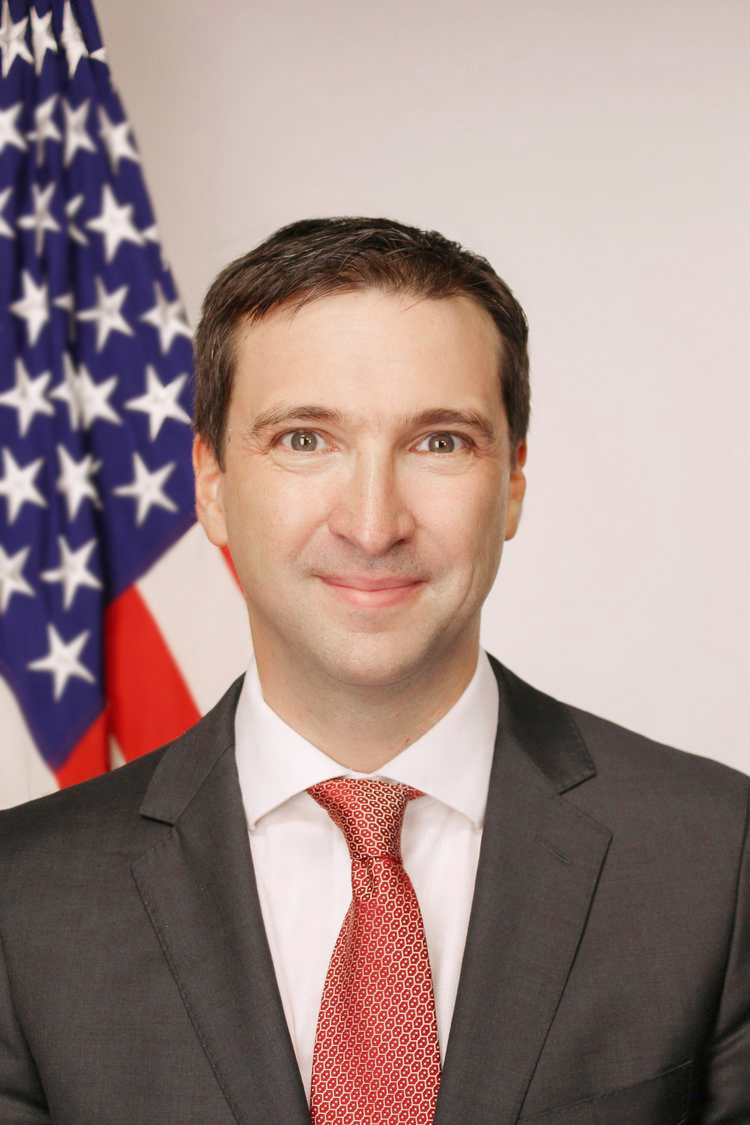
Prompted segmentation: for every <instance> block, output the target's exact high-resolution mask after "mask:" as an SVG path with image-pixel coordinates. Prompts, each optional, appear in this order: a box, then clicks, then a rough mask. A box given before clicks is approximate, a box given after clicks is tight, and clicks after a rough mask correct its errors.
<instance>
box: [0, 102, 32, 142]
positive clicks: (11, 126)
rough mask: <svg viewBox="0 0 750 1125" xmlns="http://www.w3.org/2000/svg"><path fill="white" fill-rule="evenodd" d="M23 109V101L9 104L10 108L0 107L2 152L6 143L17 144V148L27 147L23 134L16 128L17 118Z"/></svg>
mask: <svg viewBox="0 0 750 1125" xmlns="http://www.w3.org/2000/svg"><path fill="white" fill-rule="evenodd" d="M22 109H23V105H22V103H21V102H18V104H17V105H12V106H9V108H8V109H0V152H2V151H3V149H4V148H5V146H6V145H15V147H16V148H20V149H25V148H26V141H25V140H24V137H23V134H21V133H19V132H18V129H16V118H17V117H18V115H19V113H20V112H21V110H22Z"/></svg>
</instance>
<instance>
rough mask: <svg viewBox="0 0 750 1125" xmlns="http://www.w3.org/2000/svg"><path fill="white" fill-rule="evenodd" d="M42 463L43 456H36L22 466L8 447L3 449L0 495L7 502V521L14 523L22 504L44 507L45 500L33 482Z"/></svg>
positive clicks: (45, 505) (45, 504)
mask: <svg viewBox="0 0 750 1125" xmlns="http://www.w3.org/2000/svg"><path fill="white" fill-rule="evenodd" d="M43 464H44V458H43V457H38V458H37V460H36V461H32V462H31V464H29V465H24V467H23V468H21V466H20V465H19V464H17V462H16V460H15V458H14V456H13V454H12V453H11V451H10V450H9V449H4V450H3V476H2V477H0V496H4V497H5V499H6V500H7V503H8V523H15V520H16V516H17V515H18V513H19V512H20V511H21V509H22V508H23V506H24V504H36V505H37V507H39V508H46V507H47V501H46V500H45V499H44V497H43V496H42V494H41V492H40V491H39V489H38V488H37V487H36V485H35V484H34V477H35V476H36V474H37V473H38V472H39V470H40V469H41V467H42V465H43Z"/></svg>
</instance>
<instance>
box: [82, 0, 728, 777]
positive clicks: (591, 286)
mask: <svg viewBox="0 0 750 1125" xmlns="http://www.w3.org/2000/svg"><path fill="white" fill-rule="evenodd" d="M97 10H98V13H99V17H100V21H101V24H102V27H103V31H104V35H105V40H106V42H107V45H108V48H109V55H110V60H111V62H112V66H113V70H114V74H115V78H116V79H117V81H118V82H119V85H120V88H121V92H122V95H123V98H124V100H125V103H126V106H127V109H128V111H129V114H130V118H131V121H132V122H133V124H134V126H135V130H136V133H137V137H138V140H139V143H140V146H141V150H142V153H143V156H144V163H145V168H146V174H147V178H148V180H149V182H150V185H151V190H152V195H153V198H154V202H155V205H156V209H157V214H158V217H159V220H160V226H161V228H162V233H163V237H164V243H165V246H166V249H167V252H168V254H169V255H170V257H171V260H172V264H173V267H174V270H175V273H176V277H177V280H178V283H179V284H180V286H181V288H182V292H183V294H184V296H185V298H186V301H187V304H188V307H189V310H190V313H191V315H192V316H193V317H195V315H196V313H197V309H198V307H199V302H200V296H201V293H202V291H203V289H204V288H205V286H206V284H207V283H208V281H209V280H210V278H211V276H212V275H213V273H214V272H215V271H216V270H217V269H218V268H219V267H220V266H221V265H222V264H224V262H225V261H227V260H228V259H229V258H230V257H232V256H234V255H236V254H238V253H240V252H242V251H243V250H245V249H246V248H248V247H249V246H250V245H252V244H254V243H255V242H257V241H258V240H259V239H260V238H262V237H263V236H264V235H266V234H267V233H269V232H270V231H271V230H272V229H274V228H275V227H277V226H279V225H281V224H282V223H285V222H288V221H291V220H292V219H295V218H299V217H302V216H307V215H313V214H338V213H357V212H359V213H374V214H387V215H394V216H396V217H399V218H402V219H404V220H406V221H410V222H415V223H418V224H421V225H430V226H435V227H437V228H438V229H440V230H442V231H443V232H444V233H446V234H448V235H450V236H453V237H456V238H458V239H460V240H461V241H463V242H464V243H465V244H466V245H468V246H469V247H471V248H473V249H476V250H479V251H480V252H483V253H485V254H486V255H487V256H488V257H490V259H491V260H492V262H493V263H494V264H495V266H496V267H497V269H498V270H499V272H500V273H501V274H502V275H503V276H504V277H505V278H506V279H507V280H508V281H509V282H510V284H511V285H512V286H513V288H514V289H515V290H516V291H517V293H518V295H519V297H520V298H521V301H522V303H523V304H524V306H525V307H526V310H527V312H528V314H529V318H530V321H531V325H532V359H533V374H534V387H535V408H534V423H533V431H532V435H531V443H530V463H529V494H528V504H527V511H526V514H525V519H524V523H523V527H522V530H521V534H520V535H519V538H518V539H517V540H516V542H515V543H514V544H512V545H511V546H510V548H509V549H508V551H507V553H506V556H505V560H504V563H503V571H502V573H501V577H500V579H499V582H498V584H497V586H496V589H495V591H493V594H492V596H491V601H490V604H489V605H488V609H487V613H486V622H485V626H486V627H485V643H486V645H487V646H488V647H489V648H490V649H491V650H493V651H494V652H495V653H497V655H498V656H500V657H501V658H502V659H504V660H505V661H506V662H507V663H509V664H510V665H511V667H513V668H514V669H515V670H516V671H518V672H519V673H521V674H522V675H525V676H526V677H527V678H529V679H531V680H532V681H533V682H534V683H536V684H537V685H538V686H540V687H543V688H546V689H547V690H550V691H552V692H553V693H556V694H558V695H560V696H562V697H564V698H567V699H569V700H570V701H572V702H576V703H578V704H580V705H582V706H584V707H587V708H589V709H590V710H593V711H597V712H599V713H602V714H605V715H607V716H609V717H611V718H614V719H617V720H618V721H620V722H622V723H624V724H626V725H629V726H632V727H635V728H636V729H638V730H641V731H644V732H647V733H650V734H652V735H654V736H655V737H657V738H661V739H664V740H667V741H669V742H672V743H675V744H677V745H680V746H682V747H684V748H686V749H689V750H692V751H695V752H698V753H705V754H708V755H710V756H714V757H717V758H721V759H723V760H725V761H727V762H730V763H733V764H735V765H738V766H740V767H741V768H744V769H746V770H750V746H749V745H748V737H747V733H746V726H747V720H746V712H747V709H748V708H747V697H748V681H749V680H750V676H749V673H750V641H749V640H748V636H749V635H750V605H749V602H748V579H747V576H748V573H750V509H749V507H748V499H747V496H748V491H749V488H748V486H749V485H750V441H748V433H749V427H748V422H749V421H750V391H749V390H748V388H749V387H750V372H749V371H748V366H749V365H748V359H749V357H750V316H749V315H748V310H749V309H750V253H749V251H750V210H749V204H750V191H749V190H748V188H749V187H750V184H749V183H748V180H749V179H750V171H749V170H750V49H749V48H748V44H749V43H750V5H749V4H748V3H746V0H629V3H627V4H625V3H623V2H621V0H618V2H607V0H532V2H529V0H527V2H523V0H515V2H509V0H508V2H504V0H464V2H462V3H457V2H447V0H415V2H412V3H409V2H407V0H379V3H378V4H365V3H362V2H356V0H354V2H353V0H316V2H314V3H313V2H303V0H282V2H277V3H271V2H270V0H266V2H261V0H256V2H240V0H212V2H211V3H210V4H206V3H205V0H98V2H97Z"/></svg>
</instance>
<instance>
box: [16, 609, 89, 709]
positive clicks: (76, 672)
mask: <svg viewBox="0 0 750 1125" xmlns="http://www.w3.org/2000/svg"><path fill="white" fill-rule="evenodd" d="M88 639H89V630H88V629H86V630H85V632H83V633H79V635H78V636H77V637H74V638H73V640H72V641H69V642H68V643H67V644H66V642H65V641H64V640H63V639H62V637H61V636H60V634H59V633H58V631H57V629H56V628H55V626H54V625H48V626H47V644H48V645H49V652H48V653H47V655H46V656H42V657H41V658H40V659H39V660H32V662H31V663H30V664H29V665H28V667H29V668H30V669H31V671H32V672H51V673H52V676H53V679H54V684H55V687H54V696H55V702H57V700H58V699H59V698H60V696H61V695H62V693H63V692H64V691H65V688H66V687H67V685H68V680H70V679H79V680H86V682H87V683H90V684H93V683H94V682H95V680H94V677H93V676H92V675H91V673H90V672H89V670H88V668H86V667H85V666H84V665H83V664H81V662H80V660H79V659H78V657H79V656H80V654H81V649H82V648H83V646H84V645H85V644H86V641H87V640H88Z"/></svg>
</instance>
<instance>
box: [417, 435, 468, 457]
mask: <svg viewBox="0 0 750 1125" xmlns="http://www.w3.org/2000/svg"><path fill="white" fill-rule="evenodd" d="M467 446H468V442H467V440H466V438H462V437H459V435H458V434H448V433H437V434H429V435H428V436H427V437H426V438H423V439H422V441H420V443H419V445H418V446H417V447H416V448H417V449H418V450H419V452H421V453H456V452H462V451H463V450H465V449H466V448H467Z"/></svg>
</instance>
